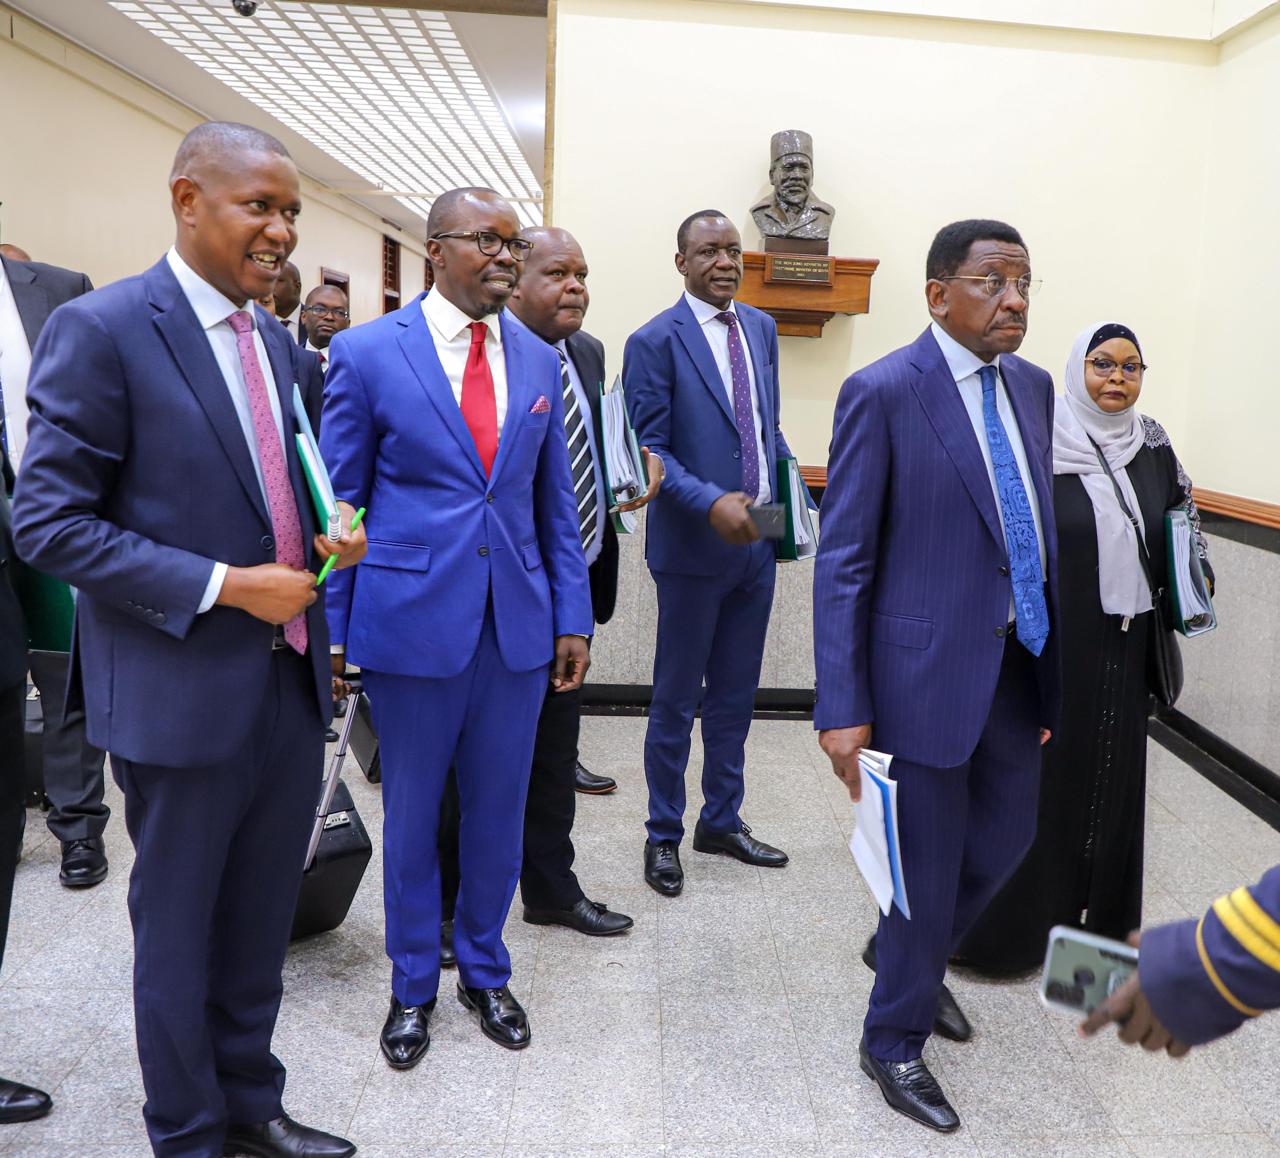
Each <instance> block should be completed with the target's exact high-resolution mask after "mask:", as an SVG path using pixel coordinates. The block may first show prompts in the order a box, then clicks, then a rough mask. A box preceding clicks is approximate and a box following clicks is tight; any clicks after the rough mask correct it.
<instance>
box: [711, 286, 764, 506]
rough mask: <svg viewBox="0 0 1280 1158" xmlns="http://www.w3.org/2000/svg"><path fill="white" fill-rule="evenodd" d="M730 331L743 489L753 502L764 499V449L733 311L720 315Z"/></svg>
mask: <svg viewBox="0 0 1280 1158" xmlns="http://www.w3.org/2000/svg"><path fill="white" fill-rule="evenodd" d="M716 321H719V322H724V324H725V325H726V326H728V327H729V370H730V372H731V373H732V374H733V417H734V420H735V421H736V422H737V424H738V438H739V439H740V440H741V442H742V489H743V491H744V492H745V493H746V494H749V495H750V496H751V497H752V498H753V499H755V498H758V497H759V495H760V449H759V446H758V444H757V442H756V422H755V415H754V414H753V413H752V410H751V377H750V375H749V374H748V373H747V351H746V347H744V346H743V344H742V335H740V334H739V333H738V315H737V314H735V313H733V312H732V311H730V310H723V311H722V312H721V313H718V314H716Z"/></svg>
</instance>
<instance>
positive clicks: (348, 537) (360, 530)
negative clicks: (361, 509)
mask: <svg viewBox="0 0 1280 1158" xmlns="http://www.w3.org/2000/svg"><path fill="white" fill-rule="evenodd" d="M338 513H339V514H340V515H341V516H342V534H341V535H340V536H339V538H338V541H337V542H336V543H331V542H330V541H329V536H328V535H325V534H323V533H322V534H319V535H317V536H316V537H315V540H314V542H315V545H316V554H318V555H319V556H320V561H321V563H323V562H324V561H325V560H326V559H327V558H329V556H330V555H337V556H338V561H337V562H336V563H335V564H334V565H333V566H334V569H335V570H337V571H341V570H342V569H343V568H344V567H354V566H355V565H356V564H357V563H359V562H360V560H361V559H363V558H364V555H365V552H366V551H367V550H368V549H369V540H368V538H366V536H365V533H364V524H363V523H361V524H360V526H358V527H357V528H356V529H355V530H354V531H353V530H352V529H351V520H352V519H354V518H355V517H356V511H355V507H353V506H352V505H351V504H350V503H344V502H341V501H339V503H338Z"/></svg>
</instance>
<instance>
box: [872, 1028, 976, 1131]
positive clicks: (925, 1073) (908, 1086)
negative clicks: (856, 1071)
mask: <svg viewBox="0 0 1280 1158" xmlns="http://www.w3.org/2000/svg"><path fill="white" fill-rule="evenodd" d="M858 1064H859V1065H861V1066H862V1072H863V1073H864V1074H866V1075H867V1077H869V1078H871V1079H872V1080H873V1081H874V1082H875V1083H876V1085H878V1086H879V1087H880V1092H881V1093H882V1094H884V1100H885V1101H886V1102H888V1103H889V1105H891V1106H892V1107H893V1108H894V1109H895V1110H897V1111H898V1113H899V1114H905V1115H906V1116H907V1117H908V1118H911V1119H912V1120H913V1121H916V1122H919V1123H920V1125H922V1126H928V1127H929V1129H930V1130H938V1131H940V1132H941V1133H943V1134H950V1133H951V1132H952V1131H953V1130H958V1129H960V1116H959V1115H958V1114H957V1113H956V1112H955V1110H953V1109H952V1108H951V1103H950V1102H948V1101H947V1095H946V1094H944V1093H943V1092H942V1087H941V1086H940V1085H938V1082H937V1080H936V1079H935V1078H934V1076H933V1074H931V1073H930V1072H929V1067H928V1066H927V1065H925V1064H924V1058H922V1057H918V1058H916V1059H915V1061H908V1062H885V1061H880V1060H879V1059H878V1058H874V1057H872V1056H871V1055H870V1054H869V1053H867V1043H866V1041H865V1040H864V1041H862V1042H860V1043H859V1044H858Z"/></svg>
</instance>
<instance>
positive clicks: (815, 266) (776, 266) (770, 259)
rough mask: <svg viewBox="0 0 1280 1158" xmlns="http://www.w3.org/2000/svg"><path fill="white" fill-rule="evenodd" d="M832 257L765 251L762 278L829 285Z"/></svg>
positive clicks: (770, 280) (768, 281)
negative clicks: (801, 255) (802, 255)
mask: <svg viewBox="0 0 1280 1158" xmlns="http://www.w3.org/2000/svg"><path fill="white" fill-rule="evenodd" d="M832 265H833V259H832V258H829V257H800V256H797V255H796V254H790V253H766V254H765V257H764V280H765V281H766V282H767V283H776V282H807V283H809V284H810V285H830V284H831V267H832Z"/></svg>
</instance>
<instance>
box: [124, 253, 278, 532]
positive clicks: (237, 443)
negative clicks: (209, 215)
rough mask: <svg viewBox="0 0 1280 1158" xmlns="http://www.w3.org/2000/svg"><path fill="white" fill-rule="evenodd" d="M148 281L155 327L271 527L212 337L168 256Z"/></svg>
mask: <svg viewBox="0 0 1280 1158" xmlns="http://www.w3.org/2000/svg"><path fill="white" fill-rule="evenodd" d="M145 280H146V283H147V290H148V295H149V297H150V299H151V304H152V305H154V306H155V307H156V309H157V313H156V316H155V324H156V329H158V330H159V331H160V336H161V337H162V338H163V339H164V342H165V344H166V345H167V346H168V347H169V352H170V353H171V354H172V355H173V358H174V361H175V362H176V363H177V366H178V370H179V371H180V372H181V374H182V376H183V378H184V380H185V381H186V383H187V386H188V387H189V388H190V389H191V392H192V393H193V394H194V395H195V396H196V400H197V401H198V402H199V403H200V405H201V407H202V408H203V409H204V412H205V415H206V416H207V417H208V419H209V423H210V425H211V426H212V427H213V431H214V434H215V435H217V438H218V442H219V444H220V445H221V446H222V450H223V452H224V453H225V454H226V456H227V458H228V459H229V460H230V461H231V466H232V468H233V469H234V470H235V473H236V477H237V478H238V479H239V480H240V485H241V487H243V488H244V493H245V497H246V498H248V500H249V502H250V503H252V504H253V508H254V510H256V511H257V512H258V515H259V517H260V518H261V519H262V522H263V524H264V525H265V526H266V527H267V528H270V527H271V517H270V515H269V514H268V513H267V507H266V503H265V501H264V499H263V497H262V487H261V486H259V484H258V475H257V472H256V471H255V470H254V469H253V459H252V458H251V457H250V455H249V445H248V443H247V442H246V441H245V437H244V430H243V428H242V427H241V426H240V419H239V417H238V416H237V414H236V408H235V404H234V403H233V402H232V401H231V394H230V392H229V391H228V390H227V384H226V381H225V380H224V379H223V377H222V371H221V370H220V369H219V368H218V360H217V359H216V358H215V357H214V356H213V349H212V347H211V346H210V345H209V339H208V338H207V337H206V336H205V332H204V330H203V329H201V327H200V323H199V321H197V320H196V315H195V312H194V311H193V310H192V308H191V305H190V303H188V301H187V299H186V297H185V296H184V295H183V293H182V290H181V289H180V288H179V286H178V281H177V278H175V277H174V276H173V273H172V271H170V269H169V267H168V265H167V264H166V263H165V262H164V261H163V260H161V261H160V263H159V264H157V265H155V266H152V268H151V269H150V270H148V271H147V273H146V275H145Z"/></svg>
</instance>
